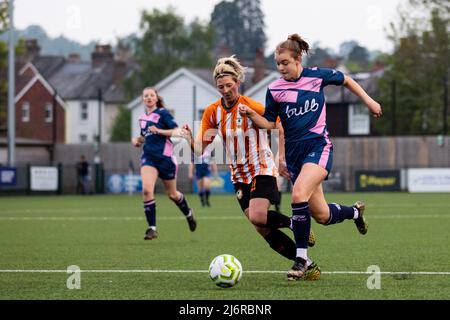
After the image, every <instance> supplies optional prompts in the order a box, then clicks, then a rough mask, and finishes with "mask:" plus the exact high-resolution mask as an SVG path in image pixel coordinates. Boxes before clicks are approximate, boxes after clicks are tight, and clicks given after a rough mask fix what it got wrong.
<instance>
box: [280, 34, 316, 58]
mask: <svg viewBox="0 0 450 320" xmlns="http://www.w3.org/2000/svg"><path fill="white" fill-rule="evenodd" d="M283 49H284V50H289V51H291V55H292V57H293V58H294V59H298V58H299V57H301V56H302V54H303V53H305V54H308V53H309V44H308V42H306V41H305V40H303V39H302V37H300V36H299V35H298V34H297V33H294V34H291V35H290V36H289V37H288V38H287V40H285V41H283V42H280V43H279V44H278V45H277V48H276V52H277V53H280V52H282V51H283Z"/></svg>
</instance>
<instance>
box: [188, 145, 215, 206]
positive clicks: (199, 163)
mask: <svg viewBox="0 0 450 320" xmlns="http://www.w3.org/2000/svg"><path fill="white" fill-rule="evenodd" d="M211 169H212V171H213V174H214V176H217V164H216V163H215V162H214V160H213V159H212V154H211V151H209V150H206V151H205V152H203V154H202V155H201V156H200V157H197V156H196V155H194V163H191V164H190V165H189V179H191V180H192V179H193V178H194V171H195V178H196V180H197V191H198V196H199V197H200V202H201V204H202V207H204V206H208V207H210V206H211V203H210V202H209V196H210V194H211V180H210V176H211Z"/></svg>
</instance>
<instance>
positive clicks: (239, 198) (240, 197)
mask: <svg viewBox="0 0 450 320" xmlns="http://www.w3.org/2000/svg"><path fill="white" fill-rule="evenodd" d="M243 195H244V194H243V192H242V189H239V190H238V191H236V198H238V200H241V199H242V196H243Z"/></svg>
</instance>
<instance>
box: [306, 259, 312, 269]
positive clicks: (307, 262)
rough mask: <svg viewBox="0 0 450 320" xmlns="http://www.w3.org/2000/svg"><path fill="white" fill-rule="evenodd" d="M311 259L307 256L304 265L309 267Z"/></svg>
mask: <svg viewBox="0 0 450 320" xmlns="http://www.w3.org/2000/svg"><path fill="white" fill-rule="evenodd" d="M312 263H313V261H312V260H311V259H310V258H308V260H306V265H307V266H308V267H309V266H310V265H312Z"/></svg>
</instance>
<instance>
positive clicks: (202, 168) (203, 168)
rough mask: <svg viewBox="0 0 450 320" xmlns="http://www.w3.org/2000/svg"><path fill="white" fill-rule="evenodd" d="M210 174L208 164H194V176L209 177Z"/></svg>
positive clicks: (199, 177) (198, 177)
mask: <svg viewBox="0 0 450 320" xmlns="http://www.w3.org/2000/svg"><path fill="white" fill-rule="evenodd" d="M210 175H211V171H210V170H209V165H208V164H196V165H195V177H196V178H197V179H202V178H205V177H209V176H210Z"/></svg>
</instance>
